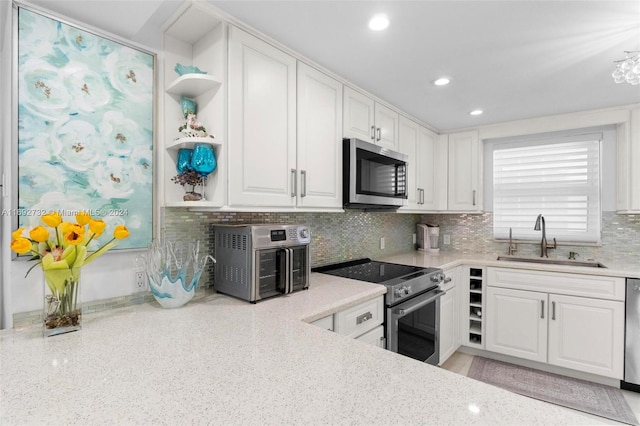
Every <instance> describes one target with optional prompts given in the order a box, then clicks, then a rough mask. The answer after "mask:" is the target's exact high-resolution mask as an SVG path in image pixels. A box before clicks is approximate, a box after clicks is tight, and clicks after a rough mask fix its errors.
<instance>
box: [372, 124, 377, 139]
mask: <svg viewBox="0 0 640 426" xmlns="http://www.w3.org/2000/svg"><path fill="white" fill-rule="evenodd" d="M371 140H374V141H375V140H376V126H371Z"/></svg>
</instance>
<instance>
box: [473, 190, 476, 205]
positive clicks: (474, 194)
mask: <svg viewBox="0 0 640 426" xmlns="http://www.w3.org/2000/svg"><path fill="white" fill-rule="evenodd" d="M473 205H474V206H475V205H476V190H475V189H474V190H473Z"/></svg>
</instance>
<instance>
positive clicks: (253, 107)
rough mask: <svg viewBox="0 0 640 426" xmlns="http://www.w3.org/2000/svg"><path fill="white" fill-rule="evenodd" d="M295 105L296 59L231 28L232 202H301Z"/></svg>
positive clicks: (230, 133) (230, 151) (269, 203)
mask: <svg viewBox="0 0 640 426" xmlns="http://www.w3.org/2000/svg"><path fill="white" fill-rule="evenodd" d="M295 106H296V60H295V59H294V58H293V57H291V56H289V55H287V54H286V53H284V52H282V51H281V50H279V49H276V48H274V47H273V46H271V45H269V44H267V43H265V42H263V41H261V40H259V39H257V38H256V37H254V36H252V35H250V34H247V33H245V32H244V31H241V30H239V29H237V28H235V27H231V28H230V29H229V143H228V145H229V204H230V205H231V206H246V205H254V206H255V205H258V206H292V205H294V204H295V177H296V174H295V169H296V166H295V161H296V158H295V156H296V120H295V114H296V107H295ZM292 170H293V172H292ZM292 193H293V195H292Z"/></svg>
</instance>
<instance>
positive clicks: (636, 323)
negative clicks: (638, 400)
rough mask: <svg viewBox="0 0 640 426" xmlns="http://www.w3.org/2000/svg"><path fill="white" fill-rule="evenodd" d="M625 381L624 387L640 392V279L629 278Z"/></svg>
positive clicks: (622, 386) (622, 383) (623, 382)
mask: <svg viewBox="0 0 640 426" xmlns="http://www.w3.org/2000/svg"><path fill="white" fill-rule="evenodd" d="M625 308H626V320H625V352H624V381H622V382H621V383H620V387H621V388H622V389H627V390H633V391H636V392H640V279H637V278H635V279H633V278H627V302H626V306H625Z"/></svg>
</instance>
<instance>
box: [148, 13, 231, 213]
mask: <svg viewBox="0 0 640 426" xmlns="http://www.w3.org/2000/svg"><path fill="white" fill-rule="evenodd" d="M227 32H228V31H227V24H226V23H225V22H223V21H222V20H221V19H220V17H218V16H216V12H215V10H213V9H211V8H210V7H209V6H208V5H207V4H204V3H198V2H193V3H185V4H184V5H183V6H182V7H181V8H180V9H179V10H178V11H177V12H176V13H175V14H174V16H173V18H172V19H171V20H170V21H169V23H168V24H167V25H166V26H165V28H164V29H163V51H164V65H163V77H164V80H163V84H162V87H163V88H164V96H163V101H164V102H163V108H162V109H161V112H162V117H163V118H162V122H163V126H164V128H163V136H162V139H163V144H162V145H163V147H164V149H163V150H162V153H161V154H160V155H161V157H162V160H163V161H162V162H161V163H162V166H161V172H160V174H159V176H160V182H161V183H160V187H161V188H160V191H161V194H162V195H163V206H165V207H192V208H198V207H199V208H219V207H222V206H224V205H225V204H226V186H225V182H226V173H227V170H226V164H227V161H226V156H227V152H226V146H225V143H224V140H225V136H226V96H227V95H226V94H227V90H226V87H225V82H226V74H227ZM178 63H180V64H182V65H190V66H196V67H198V68H199V69H200V70H202V71H204V72H206V74H202V73H188V74H184V75H178V74H177V73H176V72H175V70H174V68H175V66H176V64H178ZM183 96H184V97H186V98H189V99H193V100H194V101H195V102H196V104H197V112H196V115H197V116H198V121H200V122H201V123H202V125H203V126H204V127H205V128H206V129H207V133H208V134H209V135H214V136H215V137H214V138H212V137H210V136H207V137H184V135H182V134H180V132H179V131H178V128H179V127H180V125H181V124H183V114H182V106H181V98H182V97H183ZM198 143H207V144H211V145H212V147H213V150H214V152H215V155H216V160H217V167H216V170H214V171H213V172H212V173H211V174H210V175H209V176H208V177H207V183H206V185H205V187H204V199H203V200H200V201H184V200H183V196H184V194H185V192H186V191H185V188H183V187H182V186H180V185H177V184H175V183H174V182H172V180H171V179H172V178H173V177H174V176H176V175H177V174H178V172H177V170H176V163H177V159H178V151H179V150H180V149H181V148H191V149H192V148H193V147H194V146H195V145H196V144H198ZM198 192H200V191H199V190H198Z"/></svg>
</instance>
